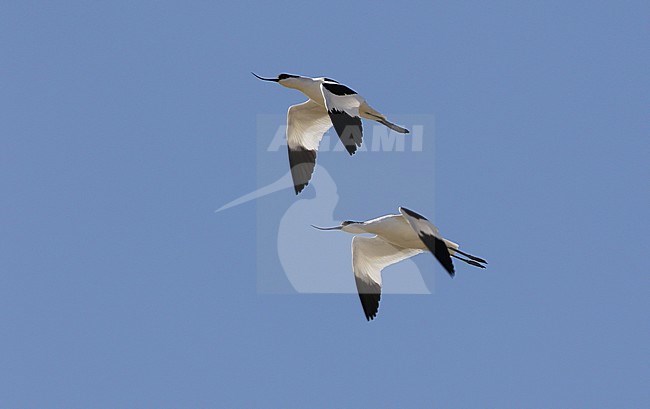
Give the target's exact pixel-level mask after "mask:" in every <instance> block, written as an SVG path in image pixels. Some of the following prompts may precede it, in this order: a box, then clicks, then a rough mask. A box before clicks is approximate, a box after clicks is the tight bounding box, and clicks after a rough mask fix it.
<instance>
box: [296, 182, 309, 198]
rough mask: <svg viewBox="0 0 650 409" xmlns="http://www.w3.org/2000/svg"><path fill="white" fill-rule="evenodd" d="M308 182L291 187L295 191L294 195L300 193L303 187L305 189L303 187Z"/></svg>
mask: <svg viewBox="0 0 650 409" xmlns="http://www.w3.org/2000/svg"><path fill="white" fill-rule="evenodd" d="M308 184H309V183H305V184H302V185H295V186H294V187H293V189H294V190H295V191H296V195H298V194H300V192H302V191H303V189H305V187H306V186H307V185H308Z"/></svg>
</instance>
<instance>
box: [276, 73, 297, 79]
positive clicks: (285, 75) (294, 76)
mask: <svg viewBox="0 0 650 409" xmlns="http://www.w3.org/2000/svg"><path fill="white" fill-rule="evenodd" d="M287 78H298V76H297V75H291V74H280V75H278V79H279V80H286V79H287Z"/></svg>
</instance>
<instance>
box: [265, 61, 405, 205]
mask: <svg viewBox="0 0 650 409" xmlns="http://www.w3.org/2000/svg"><path fill="white" fill-rule="evenodd" d="M253 75H255V77H257V78H259V79H261V80H264V81H274V82H277V83H279V84H280V85H282V86H285V87H287V88H293V89H297V90H298V91H300V92H302V93H303V94H305V95H306V96H307V97H308V98H309V99H308V100H307V101H306V102H303V103H302V104H297V105H292V106H291V107H289V111H288V112H287V145H288V148H289V166H290V167H291V175H292V177H293V182H294V188H295V191H296V194H298V193H300V192H301V191H302V190H303V189H304V188H305V186H307V184H308V183H309V180H310V179H311V175H312V173H313V171H314V165H315V163H316V151H317V150H318V145H319V143H320V141H321V139H322V138H323V134H324V133H325V132H327V130H328V129H329V128H330V127H331V126H332V125H333V126H334V129H335V130H336V134H337V135H338V136H339V138H340V140H341V142H342V143H343V146H345V149H346V150H347V151H348V153H349V154H350V155H353V154H354V153H355V152H356V151H357V148H358V147H360V146H361V143H362V142H363V125H362V123H361V118H365V119H371V120H373V121H377V122H379V123H381V124H383V125H385V126H387V127H389V128H390V129H392V130H394V131H396V132H399V133H408V130H407V129H405V128H402V127H400V126H397V125H395V124H393V123H391V122H389V121H388V119H386V117H385V116H384V115H382V114H381V113H379V112H377V111H376V110H375V109H373V108H372V107H371V106H370V105H368V103H367V102H366V101H365V99H364V98H363V97H362V96H360V95H359V94H357V93H356V92H355V91H354V90H352V89H350V88H348V87H346V86H345V85H342V84H339V83H338V82H337V81H334V80H332V79H330V78H325V77H321V78H310V77H302V76H298V75H292V74H280V75H279V76H278V77H277V78H262V77H260V76H258V75H257V74H255V73H253Z"/></svg>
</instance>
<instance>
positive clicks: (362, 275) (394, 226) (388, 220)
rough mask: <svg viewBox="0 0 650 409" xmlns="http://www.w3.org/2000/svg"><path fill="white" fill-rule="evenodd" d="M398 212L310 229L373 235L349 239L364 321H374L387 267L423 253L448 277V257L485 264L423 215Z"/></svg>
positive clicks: (450, 268)
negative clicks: (444, 235) (431, 256)
mask: <svg viewBox="0 0 650 409" xmlns="http://www.w3.org/2000/svg"><path fill="white" fill-rule="evenodd" d="M399 212H400V214H389V215H386V216H381V217H378V218H376V219H372V220H368V221H365V222H355V221H344V222H342V223H341V225H340V226H335V227H317V226H313V227H315V228H317V229H319V230H343V231H344V232H346V233H352V234H364V233H370V234H374V235H375V236H373V237H362V236H355V237H354V238H353V239H352V270H353V271H354V278H355V281H356V284H357V290H358V292H359V298H360V300H361V306H362V307H363V312H364V314H365V316H366V319H367V320H368V321H370V320H372V319H373V318H375V316H376V315H377V310H378V309H379V300H380V298H381V271H382V270H383V269H384V268H385V267H388V266H390V265H391V264H395V263H397V262H399V261H402V260H405V259H407V258H410V257H413V256H415V255H417V254H420V253H422V252H425V251H427V250H428V251H430V252H431V253H433V255H434V256H435V258H436V259H437V260H438V262H440V264H442V266H443V267H444V269H445V270H446V271H447V273H448V274H449V275H450V276H451V277H453V276H454V274H455V271H454V264H453V263H452V260H451V259H452V257H453V258H456V259H458V260H461V261H464V262H465V263H467V264H470V265H473V266H475V267H479V268H485V265H484V264H487V261H485V260H483V259H482V258H479V257H476V256H472V255H471V254H467V253H465V252H463V251H461V250H460V249H459V248H458V244H456V243H454V242H453V241H450V240H447V239H445V238H443V237H442V236H441V235H440V232H439V231H438V228H437V227H436V226H434V225H433V224H432V223H431V222H430V221H429V220H427V219H426V218H425V217H424V216H422V215H420V214H418V213H416V212H414V211H412V210H409V209H407V208H405V207H400V208H399ZM459 254H460V255H459ZM463 256H465V257H463Z"/></svg>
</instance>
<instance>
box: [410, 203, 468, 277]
mask: <svg viewBox="0 0 650 409" xmlns="http://www.w3.org/2000/svg"><path fill="white" fill-rule="evenodd" d="M399 211H400V213H402V216H404V218H405V219H406V221H407V222H408V224H409V225H410V226H411V227H412V228H413V230H415V232H416V233H417V234H418V237H420V240H422V242H423V243H424V245H425V246H427V248H428V249H429V251H431V253H433V255H434V256H435V257H436V259H437V260H438V261H439V262H440V264H442V266H443V267H444V268H445V270H447V273H449V275H450V276H452V277H453V276H454V274H455V272H454V263H452V261H451V254H449V249H448V248H447V243H445V241H444V240H443V239H442V237H441V236H440V232H439V231H438V228H437V227H436V226H434V225H433V224H432V223H431V222H430V221H429V220H427V218H426V217H424V216H422V215H421V214H418V213H415V212H414V211H412V210H409V209H407V208H405V207H400V208H399Z"/></svg>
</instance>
